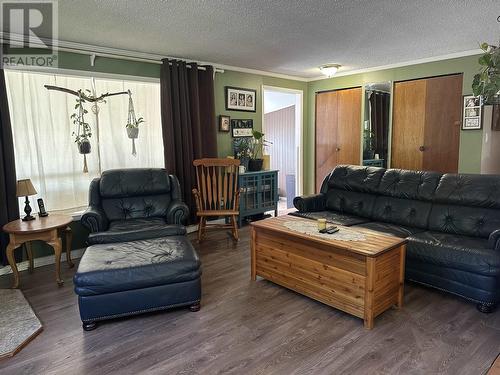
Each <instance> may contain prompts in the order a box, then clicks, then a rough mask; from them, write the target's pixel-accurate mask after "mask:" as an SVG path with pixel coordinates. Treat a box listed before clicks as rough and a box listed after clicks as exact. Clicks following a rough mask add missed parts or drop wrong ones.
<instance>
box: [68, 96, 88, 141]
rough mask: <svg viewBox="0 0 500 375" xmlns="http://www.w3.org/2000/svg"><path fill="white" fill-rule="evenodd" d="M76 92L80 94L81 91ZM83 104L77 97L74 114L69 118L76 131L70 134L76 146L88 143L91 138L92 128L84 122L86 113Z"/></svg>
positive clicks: (83, 101)
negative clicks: (84, 142)
mask: <svg viewBox="0 0 500 375" xmlns="http://www.w3.org/2000/svg"><path fill="white" fill-rule="evenodd" d="M78 92H81V90H79V91H78ZM84 103H85V100H84V99H83V98H82V97H81V96H80V97H78V98H77V99H76V104H75V112H74V113H73V114H72V115H71V116H70V119H71V120H72V121H73V124H74V125H75V127H76V128H77V129H78V130H77V131H74V132H73V133H72V136H73V137H75V143H78V144H80V143H82V142H83V141H88V139H89V138H90V137H92V128H91V127H90V124H89V123H88V122H86V121H85V115H86V114H87V113H88V111H87V110H86V109H85V107H84V106H83V104H84Z"/></svg>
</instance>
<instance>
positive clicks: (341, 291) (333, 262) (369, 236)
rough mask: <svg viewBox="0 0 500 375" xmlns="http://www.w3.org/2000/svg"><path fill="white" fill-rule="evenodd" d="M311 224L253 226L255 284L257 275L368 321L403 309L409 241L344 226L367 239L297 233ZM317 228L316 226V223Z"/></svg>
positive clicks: (288, 221) (277, 221) (286, 220)
mask: <svg viewBox="0 0 500 375" xmlns="http://www.w3.org/2000/svg"><path fill="white" fill-rule="evenodd" d="M292 221H295V222H298V223H300V222H302V223H309V225H310V223H311V220H308V219H301V218H296V217H293V216H280V217H276V218H271V219H266V220H261V221H257V222H254V223H252V229H251V231H252V244H251V246H252V248H251V251H252V254H251V261H252V264H251V273H252V279H253V280H256V277H257V276H261V277H263V278H264V279H267V280H269V281H272V282H274V283H276V284H279V285H281V286H284V287H286V288H289V289H292V290H294V291H296V292H298V293H301V294H303V295H306V296H308V297H310V298H313V299H315V300H317V301H320V302H323V303H325V304H327V305H329V306H332V307H335V308H337V309H339V310H342V311H345V312H347V313H349V314H352V315H354V316H357V317H359V318H362V319H364V326H365V328H367V329H371V328H373V320H374V318H375V317H376V316H377V315H379V314H381V313H383V312H384V311H386V310H387V309H389V308H390V307H392V306H397V307H398V308H400V307H402V306H403V287H404V265H405V252H406V242H407V241H406V240H405V239H401V238H398V237H392V236H387V235H381V234H378V233H377V232H373V231H370V230H366V229H354V228H345V227H339V228H340V231H345V232H344V233H348V232H349V231H350V232H351V233H353V232H355V234H357V235H358V236H359V237H361V238H363V240H359V241H341V240H336V239H335V237H334V235H332V236H331V239H330V238H319V237H316V236H313V235H311V234H306V233H302V232H299V231H297V230H292V229H290V228H289V227H290V226H292V225H295V226H296V224H294V223H292ZM312 222H313V223H314V221H312Z"/></svg>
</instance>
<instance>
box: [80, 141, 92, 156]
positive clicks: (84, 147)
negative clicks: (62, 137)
mask: <svg viewBox="0 0 500 375" xmlns="http://www.w3.org/2000/svg"><path fill="white" fill-rule="evenodd" d="M78 151H79V152H80V154H83V155H85V154H90V151H91V146H90V141H89V140H88V139H84V140H83V141H80V142H78Z"/></svg>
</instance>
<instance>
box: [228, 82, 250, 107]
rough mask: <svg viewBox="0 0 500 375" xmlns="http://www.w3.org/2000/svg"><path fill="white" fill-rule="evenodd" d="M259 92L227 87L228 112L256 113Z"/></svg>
mask: <svg viewBox="0 0 500 375" xmlns="http://www.w3.org/2000/svg"><path fill="white" fill-rule="evenodd" d="M256 100H257V91H256V90H252V89H242V88H238V87H230V86H226V110H228V111H245V112H255V110H256V105H257V103H256Z"/></svg>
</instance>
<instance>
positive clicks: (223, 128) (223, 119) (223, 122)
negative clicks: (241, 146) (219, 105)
mask: <svg viewBox="0 0 500 375" xmlns="http://www.w3.org/2000/svg"><path fill="white" fill-rule="evenodd" d="M230 130H231V117H229V116H225V115H220V116H219V131H220V132H226V133H229V131H230Z"/></svg>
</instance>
